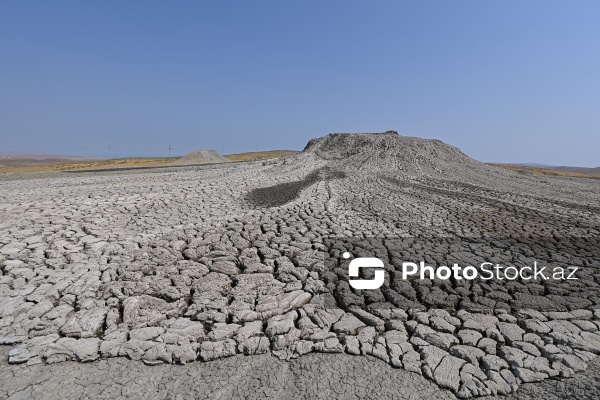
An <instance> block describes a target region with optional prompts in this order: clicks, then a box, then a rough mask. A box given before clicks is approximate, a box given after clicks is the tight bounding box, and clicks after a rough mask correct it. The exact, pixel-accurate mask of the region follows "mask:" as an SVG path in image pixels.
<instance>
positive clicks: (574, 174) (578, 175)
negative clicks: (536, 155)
mask: <svg viewBox="0 0 600 400" xmlns="http://www.w3.org/2000/svg"><path fill="white" fill-rule="evenodd" d="M490 165H493V166H494V167H500V168H504V169H510V170H511V171H517V172H529V173H532V174H540V175H552V176H566V177H571V178H588V179H600V175H591V174H582V173H581V172H572V171H560V170H556V169H550V168H540V167H528V166H524V165H512V164H490Z"/></svg>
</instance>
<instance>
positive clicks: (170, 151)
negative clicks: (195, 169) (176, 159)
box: [169, 145, 173, 160]
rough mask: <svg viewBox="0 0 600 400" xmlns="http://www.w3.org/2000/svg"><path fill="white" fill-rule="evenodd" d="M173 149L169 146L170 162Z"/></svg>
mask: <svg viewBox="0 0 600 400" xmlns="http://www.w3.org/2000/svg"><path fill="white" fill-rule="evenodd" d="M172 148H173V147H172V146H171V145H169V160H170V159H171V149H172Z"/></svg>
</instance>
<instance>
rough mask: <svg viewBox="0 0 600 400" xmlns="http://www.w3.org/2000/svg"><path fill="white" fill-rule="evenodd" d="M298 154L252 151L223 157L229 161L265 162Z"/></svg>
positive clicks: (287, 151) (283, 151) (293, 152)
mask: <svg viewBox="0 0 600 400" xmlns="http://www.w3.org/2000/svg"><path fill="white" fill-rule="evenodd" d="M296 153H298V152H297V151H295V150H270V151H258V152H257V151H252V152H249V153H239V154H229V155H226V156H223V157H225V158H227V159H228V160H231V161H250V160H266V159H267V158H277V157H284V156H291V155H294V154H296Z"/></svg>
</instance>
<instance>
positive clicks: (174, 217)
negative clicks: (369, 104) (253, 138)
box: [0, 132, 600, 398]
mask: <svg viewBox="0 0 600 400" xmlns="http://www.w3.org/2000/svg"><path fill="white" fill-rule="evenodd" d="M0 179H4V178H2V177H0ZM11 179H13V180H10V181H9V180H6V181H5V182H3V183H2V191H0V227H1V229H0V266H1V268H2V275H1V276H0V343H2V344H4V345H6V346H9V348H10V350H9V351H8V357H7V358H8V363H10V364H11V365H8V364H6V360H5V362H4V365H3V367H2V368H3V371H5V372H3V375H2V376H3V377H4V378H0V397H11V396H12V397H15V398H16V397H18V396H22V397H36V396H37V397H43V396H44V394H46V395H58V393H54V392H52V390H54V391H57V389H56V388H57V387H59V388H61V394H64V395H65V396H66V397H72V398H76V397H77V396H78V395H79V394H81V393H83V391H85V393H87V394H89V395H90V396H92V395H94V396H97V397H103V396H104V397H113V396H115V395H118V396H122V395H123V393H124V392H121V391H120V389H119V391H117V392H115V390H116V389H115V387H117V388H118V387H119V386H118V385H116V384H115V383H114V382H116V380H117V377H118V376H131V379H132V380H137V379H136V378H135V377H134V375H132V374H134V372H131V371H133V370H135V371H139V374H140V376H145V377H148V376H154V375H153V374H160V376H169V377H172V379H171V378H169V380H173V381H177V382H184V381H187V380H186V379H179V378H183V377H184V376H188V374H193V371H204V372H201V373H206V374H209V375H210V376H211V377H212V378H210V379H208V378H207V379H208V380H205V379H204V378H203V379H198V380H197V381H202V382H213V381H212V380H211V379H213V378H214V382H230V381H231V380H232V379H233V378H232V377H233V376H234V375H232V374H233V372H231V368H233V367H231V365H233V364H235V365H244V366H245V367H244V369H243V371H245V372H243V374H242V372H239V373H240V374H242V375H243V377H249V376H258V375H253V374H262V375H260V376H261V378H257V379H259V380H260V382H261V390H267V389H265V388H272V389H273V391H272V392H268V393H270V395H272V396H276V397H281V398H285V393H288V392H285V391H284V392H285V393H284V392H281V391H277V387H278V386H277V385H278V383H276V382H274V381H270V380H269V379H268V376H269V374H268V373H266V372H264V371H273V370H277V371H278V374H279V373H284V372H282V371H283V370H284V369H285V368H287V367H282V365H290V366H291V367H289V368H290V369H289V370H286V371H288V372H289V374H290V375H287V376H288V377H287V378H286V379H289V381H290V382H292V383H290V385H292V386H293V387H294V388H295V389H289V390H290V392H289V393H292V392H293V393H296V394H297V395H298V396H301V395H308V392H307V391H303V390H301V389H299V388H301V387H302V384H301V382H306V379H307V376H312V378H311V382H312V381H314V382H319V385H321V386H319V387H323V386H322V385H324V387H329V388H331V392H327V393H330V394H331V396H334V395H335V393H338V394H339V393H346V394H348V396H349V397H352V396H354V397H356V398H358V397H361V396H362V395H363V394H364V393H363V394H361V393H362V392H360V390H362V389H360V387H362V386H361V385H360V384H359V383H356V382H358V381H355V380H354V379H352V380H350V381H348V380H343V379H341V378H340V379H339V380H337V378H332V376H333V375H328V374H329V373H330V372H331V371H333V370H335V368H336V367H334V366H335V365H345V366H347V368H348V369H353V371H354V370H356V371H359V370H360V372H356V373H355V374H354V375H352V373H351V372H345V373H344V374H345V376H349V375H352V376H356V377H359V376H362V375H364V373H365V372H364V371H363V370H362V369H361V367H360V366H361V365H363V366H366V365H368V366H369V370H371V371H375V370H377V371H379V372H378V373H380V374H381V375H380V376H388V377H389V376H397V377H398V381H397V382H395V381H394V380H393V379H387V378H386V380H385V384H383V383H382V386H381V387H379V386H378V388H379V389H377V390H381V393H398V394H399V395H400V396H403V395H404V396H406V397H410V396H418V395H419V393H431V395H432V396H433V395H434V394H433V393H435V395H439V397H442V398H454V397H461V398H468V397H476V396H482V395H498V394H508V393H514V392H515V391H516V390H517V389H518V388H519V386H520V385H523V384H529V383H532V384H533V385H539V384H538V383H535V382H541V381H544V380H547V379H549V378H552V379H554V380H557V379H558V380H562V379H566V378H569V377H572V376H574V375H578V374H583V373H584V372H585V370H586V368H587V367H588V364H589V363H590V362H592V360H593V359H594V357H595V355H596V354H598V353H600V333H599V332H598V331H599V330H600V312H599V311H598V308H599V306H598V304H599V303H600V296H599V285H598V283H599V282H598V279H600V275H599V273H598V272H599V271H598V267H599V262H600V256H599V254H598V251H599V250H598V249H599V247H600V246H598V243H597V239H598V237H599V227H600V212H599V208H598V205H599V204H600V181H597V180H591V179H577V178H565V177H548V176H536V175H523V174H519V173H515V172H512V171H508V170H503V169H499V168H495V167H492V166H488V165H485V164H482V163H480V162H478V161H476V160H473V159H471V158H469V157H468V156H466V155H465V154H463V153H462V152H461V151H460V150H458V149H456V148H455V147H452V146H449V145H447V144H444V143H442V142H440V141H437V140H426V139H419V138H412V137H405V136H401V135H398V134H397V133H395V132H386V133H382V134H369V133H361V134H330V135H327V136H325V137H322V138H318V139H313V140H311V141H310V142H309V143H308V145H307V146H306V148H305V149H304V151H303V152H301V153H298V154H296V155H294V156H291V157H288V158H285V159H279V160H275V161H269V162H264V163H226V164H222V165H217V166H214V167H211V168H210V169H201V168H200V169H185V170H182V169H176V168H173V169H169V168H165V169H161V170H149V171H144V172H136V173H132V172H127V171H125V172H102V173H98V174H95V175H93V176H84V175H65V174H59V173H56V174H47V175H44V176H43V177H41V178H38V179H26V176H23V178H22V179H15V178H14V177H11ZM345 252H348V253H350V254H351V256H352V257H351V258H349V259H347V258H345V257H344V253H345ZM361 256H363V257H364V256H372V257H378V258H380V259H382V260H383V261H384V262H385V282H384V284H383V285H382V286H381V287H380V288H378V289H376V290H357V289H354V288H353V287H352V286H351V285H350V278H351V277H349V276H348V262H350V261H351V260H352V259H353V258H355V257H361ZM404 261H415V262H419V261H424V262H426V263H427V264H429V265H432V266H434V267H435V268H437V267H439V266H445V265H451V263H452V262H457V263H460V264H461V265H467V264H468V265H475V266H478V265H479V264H480V263H481V262H483V261H495V262H497V263H500V264H502V265H504V266H512V265H530V264H531V263H532V262H534V261H537V262H539V263H540V264H543V265H545V266H547V267H548V268H556V267H560V266H569V267H577V268H578V272H577V275H578V277H579V278H580V279H578V280H575V281H566V280H543V279H541V278H539V277H538V278H535V279H521V278H518V279H514V280H499V279H494V280H488V281H485V280H482V279H474V280H465V279H463V280H459V279H454V278H452V279H448V280H442V279H438V278H435V277H434V278H433V279H428V278H427V279H415V277H410V278H408V279H402V278H401V273H402V270H401V267H402V262H404ZM361 274H362V275H361V278H363V279H369V278H370V275H369V273H368V272H367V271H365V272H361ZM312 353H328V354H327V355H323V354H312ZM3 354H6V352H5V353H3ZM367 356H369V357H367ZM228 357H239V358H241V359H243V360H244V361H240V362H239V363H238V362H237V361H236V363H233V361H231V359H226V360H220V359H223V358H228ZM274 357H276V358H278V359H279V360H276V359H275V358H274ZM350 357H354V358H352V359H351V362H350V361H348V360H350ZM116 358H118V359H116ZM296 359H297V360H296ZM235 360H237V359H235ZM374 361H376V363H375V364H374ZM77 362H90V363H92V364H88V365H90V366H93V365H96V364H97V365H99V366H102V370H103V371H109V372H106V374H104V375H102V373H101V372H100V369H97V370H95V369H93V368H91V370H90V372H89V374H90V376H89V377H87V378H86V379H82V377H81V376H80V375H78V374H80V372H79V371H80V368H79V367H78V366H77V365H76V363H77ZM321 362H322V363H328V364H327V365H331V366H332V367H331V368H329V369H327V370H328V371H330V372H327V373H326V372H324V371H323V370H319V371H318V373H315V374H316V375H310V373H311V372H310V371H313V372H314V371H317V370H316V369H314V368H313V367H311V365H313V364H314V363H321ZM57 363H61V364H59V365H55V364H57ZM190 363H191V365H192V366H193V368H192V367H190V366H189V365H186V366H185V367H183V366H174V365H171V364H190ZM288 363H289V364H288ZM311 363H313V364H311ZM144 364H147V365H152V366H155V367H148V366H146V365H144ZM130 365H131V366H133V365H135V367H129V366H130ZM315 365H316V364H315ZM319 365H321V364H319ZM323 365H325V364H323ZM375 365H377V367H376V366H375ZM297 366H302V367H298V369H297V368H296V367H297ZM55 368H56V369H55ZM86 368H87V367H86ZM98 368H100V367H98ZM152 368H157V369H154V370H153V369H152ZM177 368H179V369H177ZM315 368H316V367H315ZM380 368H382V369H381V370H380ZM392 368H393V369H392ZM59 370H60V374H57V375H53V374H52V371H59ZM94 371H98V372H94ZM152 371H160V373H159V372H152ZM240 371H241V370H240ZM261 371H263V372H261ZM294 371H295V372H294ZM299 371H303V372H299ZM135 373H138V372H135ZM332 373H333V372H332ZM373 373H375V372H373ZM394 374H395V375H394ZM113 375H114V376H113ZM13 376H18V377H19V379H12V378H10V379H9V377H13ZM41 376H44V377H45V378H44V379H41V378H39V377H41ZM38 378H39V379H38ZM357 379H359V378H357ZM578 379H579V378H578ZM192 381H193V379H192ZM233 381H235V382H236V383H238V386H236V387H235V390H236V391H235V393H237V395H239V396H245V397H248V398H259V397H260V393H263V394H264V395H267V394H265V393H267V392H260V393H259V392H258V391H256V390H255V386H253V385H255V384H254V383H252V382H253V381H252V379H250V378H248V379H246V378H244V379H241V378H240V379H233ZM567 381H568V380H567ZM103 382H108V383H103ZM144 382H146V383H145V384H144V385H143V386H144V388H143V389H142V388H139V390H140V392H139V393H138V392H136V393H137V395H141V394H142V393H143V392H144V390H152V391H153V392H156V393H158V394H157V397H159V398H164V397H169V396H175V395H177V393H178V392H177V390H187V389H185V387H182V388H180V389H177V388H174V387H172V386H168V385H167V386H168V387H169V388H170V389H169V390H171V391H169V392H168V393H167V392H164V390H165V389H164V384H165V383H164V382H163V383H160V379H158V378H157V379H146V380H145V381H144ZM370 382H374V381H373V380H372V379H371V380H370ZM190 384H191V383H190ZM207 384H208V383H207ZM82 385H85V387H84V386H82ZM385 385H388V386H385ZM394 385H397V386H394ZM565 385H568V383H565ZM217 386H219V385H216V386H215V387H213V389H210V390H215V391H216V392H212V391H210V392H202V393H204V395H205V397H211V396H212V394H214V393H217V392H218V391H219V390H224V389H223V388H220V389H218V388H217ZM233 386H235V385H233ZM186 387H187V386H186ZM228 387H229V386H228ZM533 387H535V386H533ZM565 387H567V388H568V386H565ZM390 388H391V389H390ZM394 388H395V389H394ZM432 388H433V390H432ZM388 389H390V391H387V390H388ZM123 390H125V389H123ZM190 390H191V389H190ZM202 390H209V389H206V388H205V389H202ZM307 390H308V389H307ZM565 390H567V391H568V390H569V389H565ZM181 393H183V392H181ZM186 393H190V391H187V392H186ZM211 393H212V394H211ZM219 393H221V392H219ZM232 393H233V392H231V393H229V395H231V396H233V394H232ZM352 393H354V394H352ZM159 394H160V395H159ZM161 396H162V397H161ZM224 396H225V397H227V395H224ZM215 397H216V395H215ZM363 397H364V396H363Z"/></svg>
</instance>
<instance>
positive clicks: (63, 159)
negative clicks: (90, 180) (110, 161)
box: [0, 153, 103, 168]
mask: <svg viewBox="0 0 600 400" xmlns="http://www.w3.org/2000/svg"><path fill="white" fill-rule="evenodd" d="M102 159H103V158H102V157H82V156H60V155H50V154H27V153H4V154H2V153H0V165H1V166H3V167H9V168H18V167H36V166H43V165H56V164H64V163H70V162H74V161H95V160H102Z"/></svg>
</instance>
